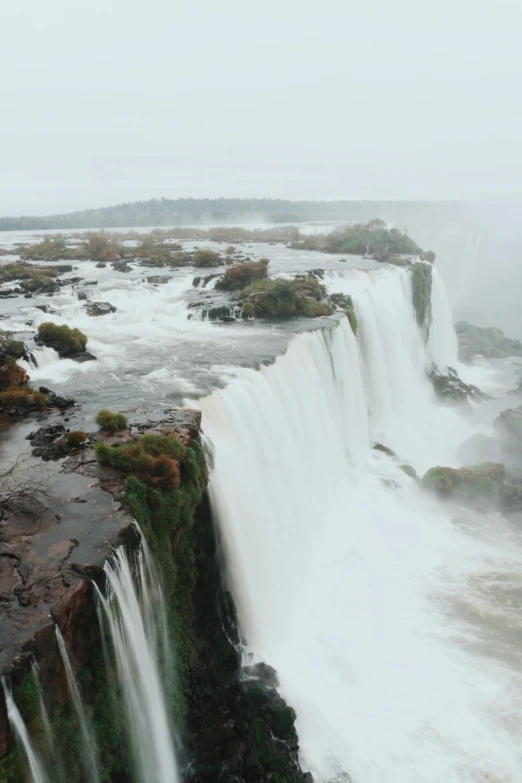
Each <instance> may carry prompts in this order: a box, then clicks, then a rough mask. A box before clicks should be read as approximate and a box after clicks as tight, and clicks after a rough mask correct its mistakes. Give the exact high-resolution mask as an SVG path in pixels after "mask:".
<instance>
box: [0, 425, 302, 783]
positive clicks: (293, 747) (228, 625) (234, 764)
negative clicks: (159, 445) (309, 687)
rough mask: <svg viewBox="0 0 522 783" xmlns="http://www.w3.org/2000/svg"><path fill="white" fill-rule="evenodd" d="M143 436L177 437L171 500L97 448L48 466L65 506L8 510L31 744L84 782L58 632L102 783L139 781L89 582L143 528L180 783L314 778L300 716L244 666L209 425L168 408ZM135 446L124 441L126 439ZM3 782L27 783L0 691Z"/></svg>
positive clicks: (0, 612) (4, 592)
mask: <svg viewBox="0 0 522 783" xmlns="http://www.w3.org/2000/svg"><path fill="white" fill-rule="evenodd" d="M140 430H141V431H149V432H151V431H152V432H154V433H157V434H159V435H161V436H162V437H164V435H162V433H166V434H167V435H168V434H175V436H176V437H177V438H179V440H180V442H181V443H183V444H184V447H185V456H184V457H183V458H182V459H180V463H179V468H180V473H179V475H180V483H179V485H178V486H177V487H176V489H175V490H174V491H171V490H170V489H169V490H168V491H166V490H164V489H161V488H158V486H156V485H154V486H151V485H147V482H146V481H145V480H143V479H142V478H141V477H139V476H138V477H128V476H126V475H125V474H124V473H123V472H121V471H120V470H117V469H114V468H112V467H102V466H100V465H99V463H98V461H97V460H96V459H95V457H94V454H93V452H92V450H90V449H87V448H83V449H78V450H77V451H74V452H73V453H72V454H71V455H70V456H69V457H68V458H67V459H66V460H65V462H64V463H63V464H62V465H60V464H59V463H53V464H54V465H56V466H57V467H56V470H55V472H54V473H53V474H52V476H51V478H50V483H51V485H52V486H53V487H54V488H55V489H58V490H59V494H60V499H59V500H56V498H55V499H54V500H53V501H52V502H49V503H48V505H47V507H45V508H42V509H41V510H40V513H38V514H36V515H29V514H26V515H24V514H23V513H21V512H18V513H10V512H7V513H4V517H3V518H2V519H1V520H0V584H1V594H0V671H1V672H2V673H3V674H8V675H9V676H10V678H11V683H12V686H13V693H14V698H15V701H16V703H17V705H18V708H19V709H20V712H21V714H22V716H23V718H24V720H25V722H26V725H27V727H28V731H29V733H30V736H31V738H32V742H33V744H34V746H35V748H36V750H37V751H38V752H40V754H41V755H42V757H43V759H44V762H45V766H46V768H48V769H56V768H58V767H60V772H59V773H58V772H57V773H56V780H57V781H58V780H60V783H61V781H62V779H63V778H65V780H63V783H65V781H67V783H83V781H85V780H86V779H87V775H86V772H85V770H84V769H83V768H82V762H81V758H82V752H81V747H80V745H81V740H80V734H79V732H78V727H77V725H76V719H75V715H74V711H73V709H72V705H71V702H70V696H69V690H68V685H67V679H66V676H65V671H64V667H63V663H62V659H61V656H60V652H59V649H58V645H57V641H56V635H55V625H57V626H58V627H59V628H60V630H61V633H62V635H63V637H64V640H65V643H66V645H67V648H68V650H69V653H70V657H71V662H72V665H73V668H74V670H75V673H76V676H77V680H78V684H79V687H80V690H81V695H82V700H83V702H84V705H85V709H86V712H87V714H88V716H89V720H90V722H91V724H92V726H93V730H94V733H95V737H96V741H97V744H98V750H99V766H100V770H99V771H100V778H101V779H102V780H104V781H113V782H114V783H127V781H129V783H130V782H131V781H133V783H135V778H134V776H133V772H132V766H133V765H132V760H131V753H130V744H129V736H128V733H127V731H126V723H125V717H124V710H123V707H122V697H121V692H120V687H119V684H118V682H117V677H116V673H115V670H114V669H113V668H112V667H111V666H110V665H109V666H107V665H106V661H105V658H104V655H103V641H104V640H103V639H102V636H101V631H100V625H99V621H98V617H97V613H96V600H95V589H94V585H93V581H95V582H96V583H97V584H98V585H99V587H100V588H101V589H102V590H103V589H104V572H103V565H104V562H105V561H106V559H107V557H109V555H110V553H111V551H112V549H113V548H114V547H117V546H128V547H135V546H136V545H137V544H138V538H139V537H138V535H137V534H136V532H135V529H134V527H133V519H136V520H137V521H138V523H139V524H140V527H141V529H142V531H143V534H144V536H145V537H146V539H147V542H148V544H149V548H150V550H151V552H152V554H153V557H154V558H155V560H156V563H157V565H158V566H159V569H160V571H161V574H162V577H163V581H164V588H165V597H166V601H167V607H166V609H167V615H168V617H169V620H170V628H171V636H172V641H173V643H174V645H175V650H176V662H177V671H176V673H175V675H176V676H175V678H174V679H175V680H176V682H177V683H178V687H177V688H173V689H167V692H168V693H171V691H172V696H171V698H172V699H173V704H172V705H171V706H172V708H173V709H172V711H173V713H174V715H175V720H176V729H177V731H178V732H179V734H180V735H181V738H182V747H183V750H182V752H181V753H182V757H181V758H180V762H181V764H182V767H183V780H184V781H186V783H211V782H212V783H214V781H216V780H218V779H219V780H220V781H226V782H228V783H241V782H242V781H243V782H244V783H258V782H259V783H261V782H262V781H267V780H273V781H276V783H294V782H295V783H305V782H306V781H310V780H311V776H309V775H307V774H305V773H303V772H302V770H301V768H300V766H299V761H298V741H297V735H296V732H295V728H294V721H295V713H294V711H293V710H292V709H291V707H289V706H288V705H286V703H285V702H284V701H283V699H282V698H281V697H280V696H279V694H278V691H277V688H276V686H277V675H276V673H275V672H274V671H273V670H272V669H271V668H270V667H269V666H266V665H257V666H255V667H250V668H249V667H246V669H245V668H243V665H242V664H243V661H242V654H241V644H240V636H239V631H238V624H237V619H236V613H235V607H234V603H233V600H232V598H231V595H230V593H229V592H228V591H227V589H226V586H225V585H224V582H223V574H224V568H223V566H224V564H223V562H222V559H221V552H220V546H219V538H218V535H217V533H216V530H215V526H214V524H213V520H212V516H211V511H210V505H209V501H208V497H207V494H206V484H207V470H206V464H205V458H204V455H203V450H202V447H201V443H200V414H199V412H197V411H173V412H171V413H170V414H169V416H168V417H167V418H166V419H165V420H164V421H162V422H160V423H154V424H153V423H149V424H148V425H145V426H144V427H140ZM129 437H130V435H128V434H127V435H126V436H125V437H124V438H121V439H120V440H121V441H122V442H125V441H127V442H128V439H129ZM133 437H134V438H135V439H136V438H138V437H139V434H138V433H135V434H134V435H133ZM116 442H119V441H118V439H116ZM60 468H62V469H61V471H60V472H59V470H60ZM107 641H109V646H110V640H107V639H105V644H107ZM34 663H37V665H38V677H36V676H35V674H34V669H33V665H34ZM41 697H43V699H44V702H45V704H46V707H47V711H48V713H49V718H50V724H51V729H52V734H53V739H54V750H53V754H54V761H55V760H56V759H59V764H58V765H56V767H55V766H54V761H53V755H52V754H50V751H49V748H48V747H47V744H48V743H47V740H46V736H45V726H44V725H43V721H42V713H41V703H40V701H41ZM0 779H1V780H2V782H3V783H4V781H5V783H26V781H27V780H28V777H27V772H26V768H25V758H24V755H23V753H22V751H21V750H20V749H19V748H18V747H17V746H16V743H15V741H14V738H13V735H12V732H11V729H10V726H9V721H8V718H7V711H6V705H5V701H4V696H3V692H0Z"/></svg>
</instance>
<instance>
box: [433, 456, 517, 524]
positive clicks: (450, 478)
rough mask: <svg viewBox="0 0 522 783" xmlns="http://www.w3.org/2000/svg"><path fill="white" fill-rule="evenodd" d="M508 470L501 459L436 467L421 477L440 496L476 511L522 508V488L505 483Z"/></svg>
mask: <svg viewBox="0 0 522 783" xmlns="http://www.w3.org/2000/svg"><path fill="white" fill-rule="evenodd" d="M505 477H506V470H505V468H504V465H502V464H501V463H498V462H484V463H482V464H480V465H469V466H467V467H463V468H448V467H441V466H437V467H435V468H430V469H429V470H428V471H427V473H425V475H424V476H423V478H422V486H423V487H425V488H426V489H429V490H431V491H433V492H435V493H436V494H437V495H438V496H439V497H441V498H445V499H448V500H454V501H456V502H457V503H462V505H464V506H468V507H469V508H473V509H476V510H477V511H485V512H488V511H498V510H500V511H522V487H519V486H515V485H512V484H506V483H504V479H505Z"/></svg>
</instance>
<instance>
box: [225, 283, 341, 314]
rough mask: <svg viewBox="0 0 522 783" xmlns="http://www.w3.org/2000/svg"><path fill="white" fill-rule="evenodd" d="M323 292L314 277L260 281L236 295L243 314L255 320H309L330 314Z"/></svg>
mask: <svg viewBox="0 0 522 783" xmlns="http://www.w3.org/2000/svg"><path fill="white" fill-rule="evenodd" d="M324 297H325V289H324V286H322V285H321V284H320V283H319V282H318V281H317V280H316V278H315V277H296V278H294V279H293V280H283V279H280V278H277V279H275V280H259V281H258V282H256V283H252V285H250V286H248V287H247V288H245V289H244V290H243V291H241V293H240V294H239V298H240V300H241V301H242V302H243V312H244V313H245V314H246V315H247V316H250V315H255V316H256V317H258V318H287V317H290V316H295V315H303V316H306V317H308V318H318V317H320V316H328V315H332V313H333V312H334V309H333V307H332V305H331V304H330V303H329V302H327V301H325V300H324Z"/></svg>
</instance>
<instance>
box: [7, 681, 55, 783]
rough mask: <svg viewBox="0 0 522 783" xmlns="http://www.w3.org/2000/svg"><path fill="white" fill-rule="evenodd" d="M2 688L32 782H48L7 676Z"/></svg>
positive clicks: (8, 715) (8, 713)
mask: <svg viewBox="0 0 522 783" xmlns="http://www.w3.org/2000/svg"><path fill="white" fill-rule="evenodd" d="M2 688H3V691H4V696H5V702H6V705H7V717H8V718H9V723H10V724H11V726H12V728H13V731H14V733H15V735H16V738H17V740H18V741H19V743H20V744H21V745H22V747H23V749H24V753H25V755H26V758H27V763H28V765H29V772H30V774H31V783H48V780H47V777H46V776H45V774H44V771H43V767H42V764H41V762H40V759H39V758H38V754H37V753H36V751H35V750H34V748H33V746H32V744H31V740H30V738H29V734H28V732H27V728H26V725H25V723H24V720H23V718H22V716H21V715H20V711H19V709H18V707H17V706H16V704H15V702H14V699H13V694H12V692H11V686H10V684H9V682H8V681H7V679H6V678H5V677H2Z"/></svg>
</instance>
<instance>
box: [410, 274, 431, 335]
mask: <svg viewBox="0 0 522 783" xmlns="http://www.w3.org/2000/svg"><path fill="white" fill-rule="evenodd" d="M432 276H433V269H432V266H431V264H430V263H428V262H421V261H418V262H417V263H416V264H413V265H412V266H411V293H412V300H413V309H414V310H415V318H416V320H417V323H418V324H419V326H420V327H422V328H423V329H424V332H425V335H426V339H427V337H428V334H429V331H430V326H431V317H432V316H431V288H432Z"/></svg>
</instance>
